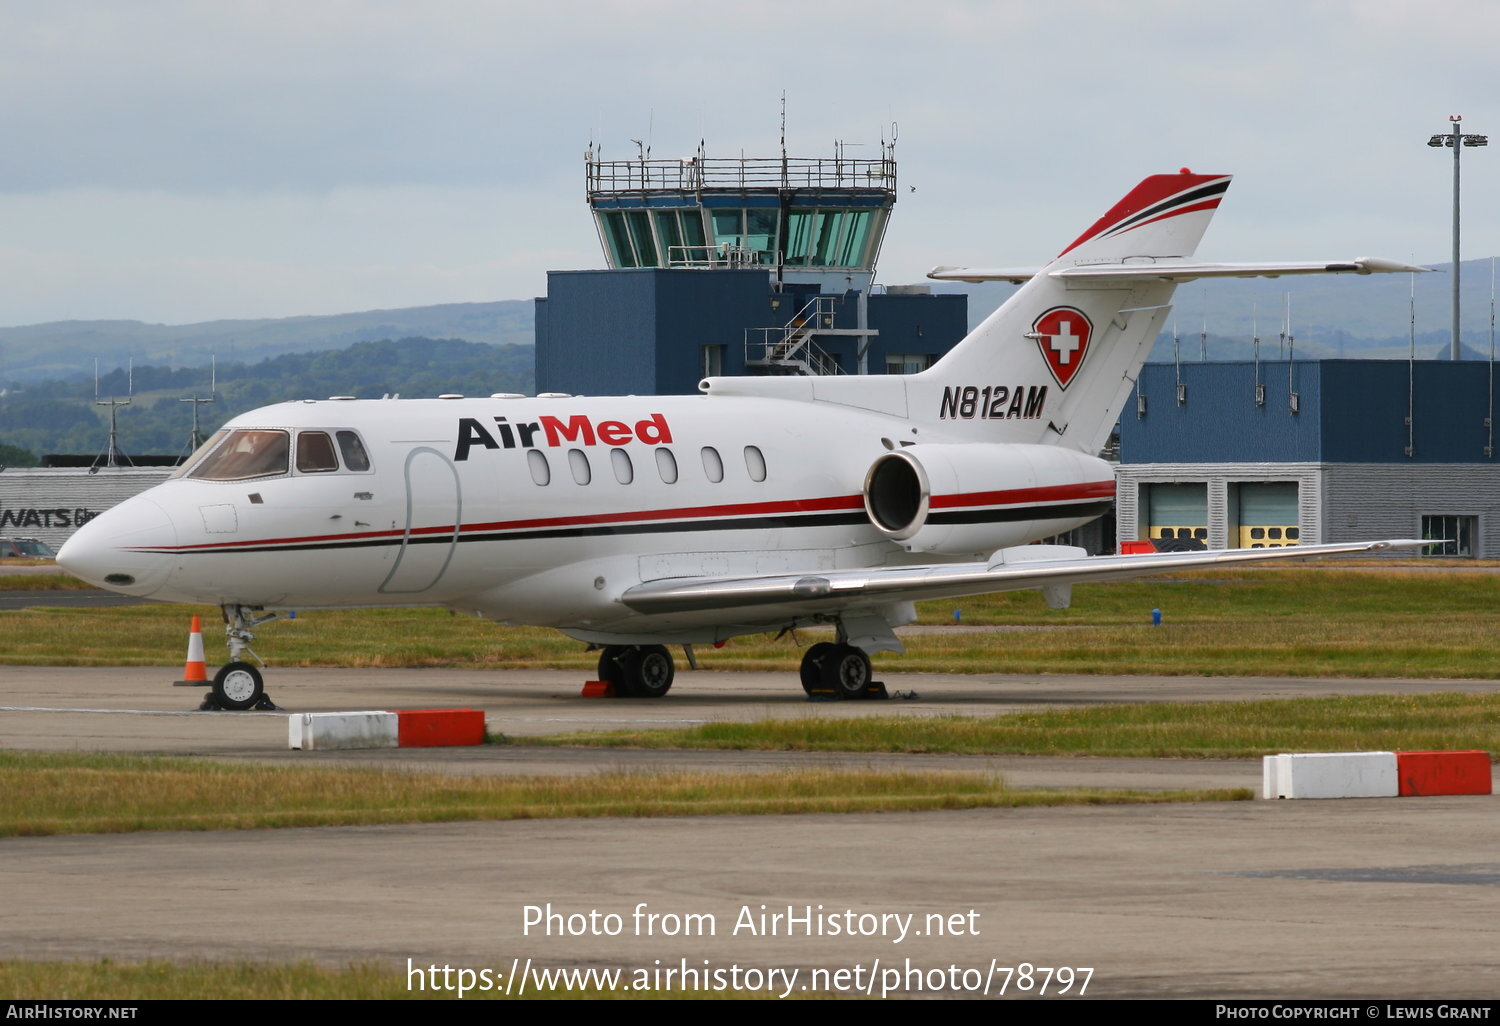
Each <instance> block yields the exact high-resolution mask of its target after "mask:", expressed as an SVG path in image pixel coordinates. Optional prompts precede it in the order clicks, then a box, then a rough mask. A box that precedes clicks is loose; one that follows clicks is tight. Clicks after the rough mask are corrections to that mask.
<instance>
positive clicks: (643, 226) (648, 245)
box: [625, 210, 661, 267]
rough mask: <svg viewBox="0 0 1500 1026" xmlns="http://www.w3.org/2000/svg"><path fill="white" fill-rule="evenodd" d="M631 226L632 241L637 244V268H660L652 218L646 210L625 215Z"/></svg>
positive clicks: (632, 211) (633, 211)
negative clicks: (653, 236) (652, 230)
mask: <svg viewBox="0 0 1500 1026" xmlns="http://www.w3.org/2000/svg"><path fill="white" fill-rule="evenodd" d="M625 218H626V220H627V221H628V222H629V224H630V241H631V242H633V243H635V258H636V262H637V266H640V267H660V266H661V262H660V261H658V260H657V259H656V242H655V241H654V240H653V239H652V236H651V217H650V215H649V214H647V213H646V212H645V211H644V210H631V211H628V212H626V214H625Z"/></svg>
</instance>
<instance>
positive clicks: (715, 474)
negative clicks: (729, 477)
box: [703, 445, 724, 484]
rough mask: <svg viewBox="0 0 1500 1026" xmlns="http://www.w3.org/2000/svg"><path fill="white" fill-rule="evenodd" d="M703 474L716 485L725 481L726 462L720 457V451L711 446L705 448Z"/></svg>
mask: <svg viewBox="0 0 1500 1026" xmlns="http://www.w3.org/2000/svg"><path fill="white" fill-rule="evenodd" d="M703 473H704V474H706V475H707V476H708V479H709V480H710V481H712V482H713V483H714V484H718V483H719V482H720V481H722V480H724V461H723V459H721V458H720V457H719V450H717V449H715V448H714V447H713V446H711V445H705V446H704V447H703Z"/></svg>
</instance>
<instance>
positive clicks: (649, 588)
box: [620, 539, 1433, 614]
mask: <svg viewBox="0 0 1500 1026" xmlns="http://www.w3.org/2000/svg"><path fill="white" fill-rule="evenodd" d="M1432 544H1433V542H1432V541H1419V540H1415V539H1403V540H1399V541H1374V542H1347V543H1335V544H1330V545H1299V546H1293V547H1290V548H1280V549H1218V550H1211V551H1195V552H1152V553H1145V554H1140V555H1128V556H1083V555H1081V554H1082V552H1083V550H1082V549H1076V548H1069V547H1066V546H1042V545H1022V546H1017V547H1015V548H1010V549H1002V550H1001V551H1000V552H997V553H995V555H994V556H992V557H991V558H990V559H989V560H986V561H984V562H980V563H938V564H926V565H921V566H904V567H871V568H869V569H864V570H834V571H820V572H816V573H809V574H778V575H771V576H764V577H689V578H682V577H677V578H669V579H666V580H659V581H647V582H645V583H644V584H638V585H636V586H635V587H633V588H629V589H627V590H626V591H625V593H624V594H623V595H622V596H621V597H620V600H621V601H622V602H623V603H624V604H625V605H626V606H627V607H629V608H630V609H633V610H635V611H636V612H638V613H677V612H687V611H694V610H696V611H703V610H710V609H742V608H750V607H756V606H771V605H778V606H783V607H785V608H786V609H787V610H788V611H790V612H794V613H798V614H815V613H820V612H834V611H837V610H841V609H848V608H850V607H853V606H875V605H883V604H887V603H891V602H906V601H921V600H923V599H938V598H958V597H961V596H965V595H986V594H989V593H991V592H999V591H1020V590H1024V589H1027V588H1041V589H1052V588H1061V587H1066V586H1069V585H1073V584H1092V583H1095V582H1099V581H1116V580H1123V579H1126V578H1130V577H1146V576H1149V575H1151V574H1159V573H1170V572H1172V571H1175V570H1203V569H1209V568H1213V567H1228V566H1238V565H1240V564H1242V563H1259V562H1267V561H1270V560H1280V559H1296V558H1299V557H1301V558H1307V557H1309V556H1333V555H1347V554H1351V553H1359V552H1382V551H1385V550H1388V549H1396V548H1415V547H1418V546H1423V545H1432ZM1060 553H1070V554H1071V555H1069V556H1066V557H1064V558H1046V557H1048V556H1052V555H1057V554H1060ZM1037 556H1041V557H1043V558H1036V557H1037ZM1056 594H1057V593H1053V594H1049V595H1048V601H1049V603H1052V604H1057V605H1066V601H1063V602H1060V603H1055V602H1053V598H1054V595H1056ZM1062 596H1063V597H1064V598H1065V597H1066V593H1065V592H1064V593H1062Z"/></svg>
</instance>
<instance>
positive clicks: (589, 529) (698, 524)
mask: <svg viewBox="0 0 1500 1026" xmlns="http://www.w3.org/2000/svg"><path fill="white" fill-rule="evenodd" d="M1109 507H1110V504H1109V502H1107V501H1104V502H1088V503H1058V504H1053V505H1047V506H1020V507H1014V506H1010V507H1001V508H998V509H997V508H991V509H968V510H945V511H939V512H936V513H933V514H932V515H930V516H929V517H928V518H927V522H928V523H929V524H936V525H944V524H985V523H992V524H1006V523H1014V522H1016V521H1020V520H1051V519H1065V518H1066V519H1071V518H1074V517H1078V516H1087V517H1095V516H1100V515H1101V514H1103V513H1107V512H1108V511H1109ZM869 523H870V521H869V518H868V517H866V516H865V514H864V511H863V510H859V511H850V512H847V513H816V514H811V515H804V516H795V515H787V516H769V517H740V518H737V519H732V520H687V521H669V522H665V523H654V524H589V525H584V526H578V527H544V528H536V529H532V530H520V531H474V532H470V533H465V534H460V535H459V536H458V539H457V540H458V541H460V542H504V541H538V540H546V539H554V538H603V537H609V536H612V535H631V534H670V533H672V532H683V533H688V532H698V531H756V530H785V529H788V528H793V527H864V526H868V525H869ZM453 541H454V538H453V535H452V534H451V533H443V534H424V535H421V536H419V537H415V538H406V537H403V536H400V535H398V536H395V537H389V538H372V539H369V540H367V541H341V542H320V541H307V542H287V543H281V544H278V543H276V542H270V543H267V544H264V545H238V546H235V547H233V548H228V547H226V548H214V549H167V550H155V551H166V552H170V553H171V554H172V555H179V556H205V555H234V554H237V553H241V552H247V553H248V552H257V553H264V552H309V551H324V552H327V551H337V550H342V549H369V548H381V547H384V546H390V545H397V546H399V545H401V544H403V543H405V544H407V545H451V544H452V543H453ZM137 551H146V552H150V551H154V550H151V549H142V550H137Z"/></svg>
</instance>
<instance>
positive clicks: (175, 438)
mask: <svg viewBox="0 0 1500 1026" xmlns="http://www.w3.org/2000/svg"><path fill="white" fill-rule="evenodd" d="M533 353H534V350H533V349H532V347H531V346H522V345H500V346H496V345H487V344H482V343H476V342H467V341H464V340H463V339H454V338H445V339H433V338H403V339H399V340H384V341H380V342H359V343H356V344H354V345H351V346H349V347H347V348H345V349H336V350H326V351H324V352H316V353H287V354H283V355H281V356H274V357H268V358H266V359H264V360H261V361H260V362H258V363H254V364H245V363H230V364H220V365H219V366H218V373H217V378H218V380H217V383H216V387H215V389H214V390H213V391H212V392H211V391H210V375H209V370H208V368H206V367H156V366H141V367H136V368H134V370H133V371H127V370H126V369H125V368H123V367H122V368H116V369H114V370H111V371H110V372H109V373H108V374H104V375H101V376H100V378H99V384H98V396H99V398H100V399H109V398H111V397H113V398H116V399H125V398H127V396H128V395H130V393H131V392H132V391H133V393H134V395H133V398H132V400H131V403H130V405H129V406H124V407H121V408H119V410H118V412H117V424H118V431H119V436H118V441H117V443H116V444H117V446H118V448H119V449H120V450H121V451H123V452H124V453H125V454H126V455H127V456H129V455H132V454H135V455H146V454H152V455H174V454H178V453H181V454H182V455H186V453H187V446H188V440H189V437H190V435H191V432H192V421H193V413H192V409H193V407H194V405H195V404H193V403H186V402H182V401H181V400H182V399H184V398H190V397H194V396H196V397H198V398H205V399H206V398H208V397H209V396H210V395H211V394H212V395H213V396H214V399H215V401H214V402H212V403H202V404H197V408H198V414H199V426H200V429H201V430H202V432H203V433H204V434H205V435H207V434H209V433H211V432H213V431H214V430H216V429H217V428H218V427H219V425H221V424H223V423H224V422H225V421H227V420H229V419H231V418H233V417H236V416H238V415H239V414H241V413H245V412H246V411H248V410H253V409H255V408H257V407H260V406H268V405H270V404H272V403H278V402H285V401H288V400H296V399H324V398H327V397H328V396H333V395H348V396H354V397H355V398H357V399H379V398H380V397H381V396H383V395H388V394H399V395H402V396H405V397H407V398H422V397H430V396H436V395H441V394H443V393H445V392H457V393H461V394H464V395H489V394H491V393H493V392H526V393H529V392H530V391H531V390H532V388H533V381H534V377H535V362H534V356H533ZM108 431H109V408H108V407H107V406H97V405H95V386H94V382H93V379H92V378H76V379H69V380H53V381H46V382H42V383H41V384H33V385H27V386H25V387H24V388H20V387H16V386H14V385H12V386H9V387H7V388H5V390H4V391H3V393H0V465H5V466H34V465H35V464H36V461H37V458H38V457H40V456H42V455H44V454H48V453H71V454H77V455H89V454H93V453H98V452H102V451H103V450H104V448H105V445H106V439H107V435H108Z"/></svg>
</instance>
